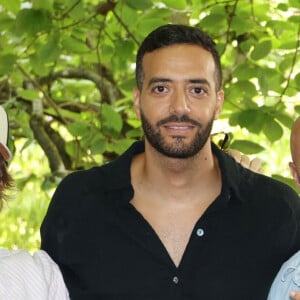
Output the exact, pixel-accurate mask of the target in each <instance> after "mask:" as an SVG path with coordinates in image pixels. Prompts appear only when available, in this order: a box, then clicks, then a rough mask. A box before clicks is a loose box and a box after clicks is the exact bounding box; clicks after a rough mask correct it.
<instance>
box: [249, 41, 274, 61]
mask: <svg viewBox="0 0 300 300" xmlns="http://www.w3.org/2000/svg"><path fill="white" fill-rule="evenodd" d="M271 49H272V42H271V41H269V40H266V41H263V42H260V43H258V44H257V45H256V46H255V47H254V50H253V51H252V52H251V58H252V59H253V60H260V59H262V58H264V57H266V56H267V55H268V54H269V53H270V51H271Z"/></svg>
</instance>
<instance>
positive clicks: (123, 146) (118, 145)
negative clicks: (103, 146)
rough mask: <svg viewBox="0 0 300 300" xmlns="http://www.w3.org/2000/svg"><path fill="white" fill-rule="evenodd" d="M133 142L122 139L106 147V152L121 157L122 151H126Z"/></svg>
mask: <svg viewBox="0 0 300 300" xmlns="http://www.w3.org/2000/svg"><path fill="white" fill-rule="evenodd" d="M134 142H135V140H132V139H122V140H118V141H115V142H113V143H111V144H109V146H108V151H110V152H115V153H117V154H118V155H121V154H122V153H123V152H124V151H126V150H127V149H128V148H129V147H130V146H131V145H132V143H134Z"/></svg>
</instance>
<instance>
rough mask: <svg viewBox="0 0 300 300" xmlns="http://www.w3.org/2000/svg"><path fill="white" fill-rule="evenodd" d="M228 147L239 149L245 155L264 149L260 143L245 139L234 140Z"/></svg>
mask: <svg viewBox="0 0 300 300" xmlns="http://www.w3.org/2000/svg"><path fill="white" fill-rule="evenodd" d="M230 148H232V149H236V150H239V151H240V152H242V153H244V154H247V155H251V154H256V153H259V152H261V151H263V150H265V148H264V147H262V146H261V145H259V144H257V143H254V142H251V141H246V140H234V141H233V142H232V144H231V145H230Z"/></svg>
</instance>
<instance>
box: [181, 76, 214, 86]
mask: <svg viewBox="0 0 300 300" xmlns="http://www.w3.org/2000/svg"><path fill="white" fill-rule="evenodd" d="M187 82H189V83H201V84H206V85H208V86H209V87H210V83H209V82H208V80H206V79H204V78H195V79H188V80H187Z"/></svg>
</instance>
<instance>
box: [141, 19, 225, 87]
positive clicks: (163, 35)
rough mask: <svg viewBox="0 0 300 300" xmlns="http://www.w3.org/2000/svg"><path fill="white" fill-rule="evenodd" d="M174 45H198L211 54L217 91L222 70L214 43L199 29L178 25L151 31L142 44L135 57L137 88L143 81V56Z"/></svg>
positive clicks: (169, 25)
mask: <svg viewBox="0 0 300 300" xmlns="http://www.w3.org/2000/svg"><path fill="white" fill-rule="evenodd" d="M175 44H190V45H198V46H200V47H202V48H203V49H205V50H207V51H208V52H210V53H211V55H212V56H213V59H214V62H215V80H216V89H217V90H219V89H220V88H221V85H222V68H221V62H220V56H219V53H218V51H217V49H216V44H215V42H214V41H213V40H212V38H211V37H210V36H209V35H208V34H207V33H205V32H203V31H202V30H200V29H199V28H196V27H192V26H187V25H178V24H167V25H163V26H160V27H158V28H156V29H155V30H154V31H152V32H151V33H150V34H149V35H148V36H147V37H146V38H145V39H144V41H143V42H142V44H141V46H140V48H139V50H138V52H137V56H136V71H135V76H136V83H137V86H138V88H139V89H140V90H141V89H142V85H143V80H144V72H143V66H142V63H143V57H144V55H145V54H146V53H149V52H152V51H154V50H156V49H159V48H163V47H167V46H171V45H175Z"/></svg>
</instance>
